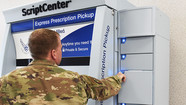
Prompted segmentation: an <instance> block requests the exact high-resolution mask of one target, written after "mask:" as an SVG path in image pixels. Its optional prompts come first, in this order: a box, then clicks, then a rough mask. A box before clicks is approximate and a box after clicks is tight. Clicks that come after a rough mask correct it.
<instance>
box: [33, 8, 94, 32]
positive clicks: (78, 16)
mask: <svg viewBox="0 0 186 105" xmlns="http://www.w3.org/2000/svg"><path fill="white" fill-rule="evenodd" d="M95 11H96V9H89V10H83V11H78V12H73V13H68V14H60V15H56V16H50V17H45V18H39V19H35V20H34V29H39V28H47V27H52V26H59V25H67V24H74V23H80V22H87V21H94V18H95Z"/></svg>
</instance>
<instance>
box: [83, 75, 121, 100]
mask: <svg viewBox="0 0 186 105" xmlns="http://www.w3.org/2000/svg"><path fill="white" fill-rule="evenodd" d="M80 79H81V80H82V81H83V83H84V84H85V91H86V93H87V96H88V98H92V99H95V100H99V101H101V100H105V99H108V98H110V97H111V96H115V95H117V94H118V92H119V90H120V88H121V83H122V79H121V78H120V77H119V76H118V75H115V76H112V77H108V78H105V79H102V80H98V79H96V78H93V77H90V76H86V75H81V76H80Z"/></svg>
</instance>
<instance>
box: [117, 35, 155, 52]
mask: <svg viewBox="0 0 186 105" xmlns="http://www.w3.org/2000/svg"><path fill="white" fill-rule="evenodd" d="M128 53H153V37H137V38H127V39H126V42H125V43H124V44H121V54H128Z"/></svg>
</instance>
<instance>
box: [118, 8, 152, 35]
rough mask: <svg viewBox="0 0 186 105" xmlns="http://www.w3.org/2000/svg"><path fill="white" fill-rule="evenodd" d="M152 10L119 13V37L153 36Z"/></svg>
mask: <svg viewBox="0 0 186 105" xmlns="http://www.w3.org/2000/svg"><path fill="white" fill-rule="evenodd" d="M152 17H153V16H152V8H136V9H132V10H124V11H120V12H119V20H118V21H119V37H131V36H149V35H154V31H153V27H154V26H153V25H154V24H153V18H152Z"/></svg>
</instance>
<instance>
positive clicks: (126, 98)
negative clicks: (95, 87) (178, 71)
mask: <svg viewBox="0 0 186 105" xmlns="http://www.w3.org/2000/svg"><path fill="white" fill-rule="evenodd" d="M3 13H4V16H5V19H6V23H7V28H6V34H5V37H4V42H3V44H2V45H3V46H2V50H1V53H0V54H1V55H0V57H1V58H2V60H1V61H0V70H1V71H0V72H1V74H2V75H5V74H7V73H9V72H11V71H13V70H15V69H16V68H21V67H24V66H27V65H28V63H30V62H31V61H32V58H31V56H30V52H29V48H28V38H29V35H30V34H31V32H33V30H35V29H39V28H48V29H52V30H55V31H56V32H58V33H59V34H60V38H61V43H62V45H63V47H62V62H61V64H60V67H62V68H64V69H67V70H71V71H75V72H78V73H79V74H86V75H89V76H93V77H95V78H98V79H103V78H106V77H108V76H112V75H115V74H117V73H118V72H119V71H121V72H123V73H125V75H126V76H127V80H126V82H125V83H123V84H122V89H121V90H120V92H119V94H118V96H115V97H111V98H109V99H107V100H105V101H102V102H99V101H94V100H89V102H88V105H120V104H121V105H169V40H170V38H169V18H168V17H167V16H166V15H165V14H164V13H162V12H161V11H160V10H158V9H157V8H155V7H143V8H136V7H135V6H133V5H132V4H130V3H129V2H128V1H127V0H46V1H41V2H37V3H34V4H28V5H24V6H21V7H17V8H13V9H9V10H6V11H4V12H3Z"/></svg>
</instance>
